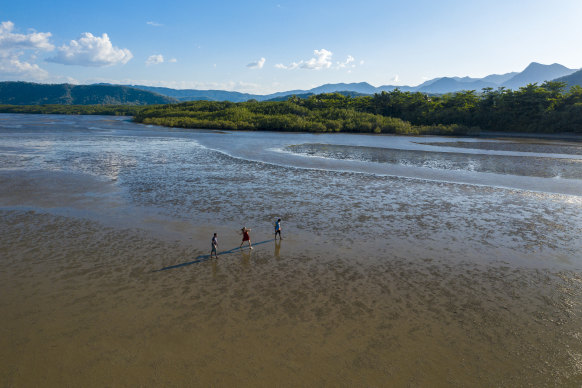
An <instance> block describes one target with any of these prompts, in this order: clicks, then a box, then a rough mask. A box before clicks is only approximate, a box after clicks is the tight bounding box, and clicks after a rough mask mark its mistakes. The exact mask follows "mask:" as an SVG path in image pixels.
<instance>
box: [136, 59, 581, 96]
mask: <svg viewBox="0 0 582 388" xmlns="http://www.w3.org/2000/svg"><path fill="white" fill-rule="evenodd" d="M575 71H576V70H575V69H568V68H567V67H565V66H562V65H559V64H556V63H555V64H553V65H542V64H539V63H536V62H532V63H531V64H530V65H528V66H527V67H526V68H525V69H524V70H523V71H522V72H510V73H505V74H490V75H488V76H486V77H483V78H473V77H438V78H433V79H430V80H427V81H425V82H423V83H422V84H420V85H417V86H406V85H402V86H395V85H383V86H379V87H375V86H373V85H370V84H369V83H367V82H357V83H337V84H325V85H321V86H318V87H315V88H312V89H307V90H289V91H283V92H278V93H272V94H266V95H260V94H247V93H239V92H229V91H225V90H195V89H187V90H175V89H169V88H156V87H151V86H142V85H132V87H134V88H138V89H143V90H148V91H154V92H156V93H160V94H163V95H166V96H169V97H173V98H176V99H178V100H180V101H192V100H210V101H232V102H241V101H248V100H250V99H254V100H257V101H266V100H269V101H283V100H286V99H287V98H288V97H289V96H292V95H296V96H301V97H302V98H307V97H309V96H311V95H314V94H320V93H342V94H345V93H346V92H354V93H359V94H362V95H371V94H374V93H381V92H383V91H386V92H389V91H392V90H394V89H400V90H401V91H403V92H422V93H426V94H445V93H454V92H458V91H461V90H475V91H477V92H480V91H481V90H482V89H483V88H493V89H497V88H499V87H501V86H503V87H506V88H510V89H519V88H520V87H522V86H526V85H527V84H529V83H535V82H537V83H539V84H541V83H543V82H544V81H551V80H553V79H555V78H557V77H561V76H563V75H568V74H572V73H574V72H575Z"/></svg>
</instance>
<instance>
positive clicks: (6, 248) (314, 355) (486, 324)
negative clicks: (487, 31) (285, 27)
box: [0, 115, 582, 386]
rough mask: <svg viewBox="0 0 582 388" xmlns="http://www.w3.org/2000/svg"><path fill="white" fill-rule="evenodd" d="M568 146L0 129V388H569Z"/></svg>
mask: <svg viewBox="0 0 582 388" xmlns="http://www.w3.org/2000/svg"><path fill="white" fill-rule="evenodd" d="M528 142H529V144H530V145H527V144H528ZM581 149H582V147H580V146H579V143H572V142H570V143H567V144H566V143H562V142H557V141H556V142H552V141H544V142H539V143H536V144H535V146H532V145H531V141H518V140H516V141H507V140H504V141H495V140H488V141H483V140H481V139H462V140H459V139H447V138H432V137H419V138H415V137H398V136H371V135H339V134H338V135H313V134H288V133H253V132H220V131H185V130H176V129H166V128H160V127H147V126H141V125H137V124H133V123H131V122H129V121H128V120H127V119H126V118H114V117H95V116H93V117H91V116H79V117H73V116H42V115H39V116H34V115H0V214H1V217H2V224H1V225H2V226H1V227H0V254H1V257H2V259H1V260H2V263H1V265H0V311H1V313H2V314H1V315H2V316H4V317H8V319H3V320H1V321H0V331H2V332H3V333H5V335H3V336H0V337H1V338H0V349H2V350H0V365H1V366H0V381H7V382H8V386H11V385H15V386H28V385H39V384H41V383H42V384H43V385H50V386H62V385H83V386H88V385H89V386H103V385H122V386H123V385H132V386H134V385H152V386H154V385H155V386H158V385H192V384H195V385H219V386H221V385H249V386H256V385H264V386H273V385H284V386H285V385H286V386H297V385H333V386H338V385H339V386H342V385H349V386H353V385H357V386H361V385H371V386H385V385H390V384H392V385H413V386H426V385H446V386H451V385H453V386H455V385H459V386H467V385H471V386H492V385H493V386H515V385H531V384H535V385H542V386H543V385H551V386H553V385H574V386H577V385H579V384H580V383H581V382H582V331H581V330H580V327H582V325H581V324H582V320H581V317H582V315H581V313H582V312H581V310H580V302H581V301H582V299H581V298H582V278H581V277H580V270H581V269H582V257H581V255H580V252H581V248H582V243H581V239H580V238H579V236H580V234H581V232H582V211H581V210H582V196H581V195H580V194H581V193H582V179H581V176H580V171H581V170H580V168H579V166H580V165H579V163H580V162H582V157H581V156H580V150H581ZM277 217H281V218H282V219H283V236H284V240H283V241H282V242H281V243H277V244H276V243H274V242H268V243H265V244H261V245H257V246H256V249H255V250H254V251H252V252H249V251H244V252H242V253H241V252H236V253H233V254H228V255H223V256H221V257H220V258H219V259H218V260H212V261H202V262H200V263H197V264H192V265H188V266H184V267H180V268H176V269H172V270H168V271H163V272H153V271H156V270H158V269H160V268H164V267H167V266H173V265H176V264H180V263H186V262H190V261H192V260H193V258H196V257H198V256H200V255H205V254H208V253H209V252H208V251H209V245H210V238H211V236H212V233H213V232H217V233H218V235H219V242H220V248H221V249H220V250H229V249H231V248H234V247H236V246H238V245H239V244H240V235H238V234H237V231H238V229H240V227H242V226H243V225H246V226H247V227H250V228H252V232H251V236H252V238H253V241H255V242H258V241H266V240H269V239H271V238H272V224H273V222H274V220H275V219H276V218H277ZM220 250H219V251H220Z"/></svg>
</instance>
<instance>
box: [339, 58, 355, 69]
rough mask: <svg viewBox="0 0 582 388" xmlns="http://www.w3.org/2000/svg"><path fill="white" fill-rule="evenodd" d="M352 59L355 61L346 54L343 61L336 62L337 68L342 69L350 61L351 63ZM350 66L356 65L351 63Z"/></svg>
mask: <svg viewBox="0 0 582 388" xmlns="http://www.w3.org/2000/svg"><path fill="white" fill-rule="evenodd" d="M354 61H355V59H354V57H352V56H351V55H348V57H347V59H346V60H345V62H337V68H338V69H343V68H344V67H347V66H348V65H349V64H350V63H352V62H354ZM352 67H356V65H354V64H352Z"/></svg>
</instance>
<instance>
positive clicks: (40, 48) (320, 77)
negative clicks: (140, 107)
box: [0, 0, 582, 94]
mask: <svg viewBox="0 0 582 388" xmlns="http://www.w3.org/2000/svg"><path fill="white" fill-rule="evenodd" d="M2 3H3V4H2V6H1V7H0V23H1V24H0V81H6V80H22V81H33V82H43V83H62V82H71V83H79V84H87V83H95V82H111V83H122V84H145V85H154V86H167V87H173V88H179V89H183V88H195V89H222V90H236V91H242V92H250V93H258V94H267V93H271V92H276V91H283V90H292V89H309V88H312V87H315V86H319V85H322V84H325V83H338V82H368V83H370V84H372V85H374V86H380V85H417V84H419V83H422V82H423V81H425V80H427V79H430V78H434V77H441V76H472V77H483V76H485V75H488V74H502V73H507V72H510V71H521V70H523V69H524V68H525V67H526V66H527V65H528V64H529V63H530V62H532V61H536V62H540V63H544V64H551V63H560V64H562V65H565V66H567V67H570V68H575V69H578V68H581V67H582V23H581V22H580V20H582V1H580V0H563V1H562V0H556V1H553V2H549V1H537V0H532V1H521V0H504V1H498V0H488V1H481V0H475V1H457V0H441V1H424V0H417V1H415V0H411V1H376V0H360V1H344V0H335V1H327V0H320V1H317V0H312V1H302V0H294V1H288V0H273V1H267V0H264V1H259V0H257V1H221V0H214V1H172V0H167V1H155V2H154V1H147V0H144V1H124V0H117V1H110V0H102V1H99V2H84V1H78V0H76V1H65V0H52V1H37V0H34V1H7V0H3V1H2Z"/></svg>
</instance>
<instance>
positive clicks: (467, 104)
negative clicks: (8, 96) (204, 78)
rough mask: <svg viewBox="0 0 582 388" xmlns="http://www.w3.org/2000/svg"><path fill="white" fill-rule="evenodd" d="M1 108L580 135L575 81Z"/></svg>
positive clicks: (580, 102) (243, 122)
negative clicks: (442, 90)
mask: <svg viewBox="0 0 582 388" xmlns="http://www.w3.org/2000/svg"><path fill="white" fill-rule="evenodd" d="M0 111H1V112H22V113H26V112H28V113H67V112H68V113H73V114H127V115H133V116H134V120H135V121H136V122H140V123H144V124H154V125H163V126H170V127H181V128H207V129H228V130H269V131H310V132H361V133H395V134H444V135H447V134H449V135H474V134H477V133H478V132H479V131H480V130H484V131H501V132H530V133H564V132H570V133H582V87H580V86H573V87H571V88H570V89H568V90H566V84H565V83H562V82H555V81H551V82H545V83H543V84H542V85H537V84H529V85H527V86H525V87H522V88H519V89H518V90H515V91H514V90H511V89H505V88H499V89H496V90H494V89H491V88H487V89H483V90H482V92H480V93H477V92H476V91H462V92H458V93H451V94H445V95H427V94H423V93H420V92H402V91H400V90H398V89H396V90H393V91H390V92H382V93H378V94H375V95H373V96H356V97H351V96H345V95H342V94H339V93H330V94H318V95H313V96H310V97H308V98H299V97H297V96H293V97H290V98H289V99H288V100H287V101H263V102H258V101H254V100H250V101H247V102H239V103H234V102H226V101H225V102H216V101H191V102H184V103H179V104H166V105H150V106H142V107H131V108H130V107H127V106H125V107H115V106H36V107H35V106H28V107H23V106H20V107H14V106H0Z"/></svg>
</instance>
